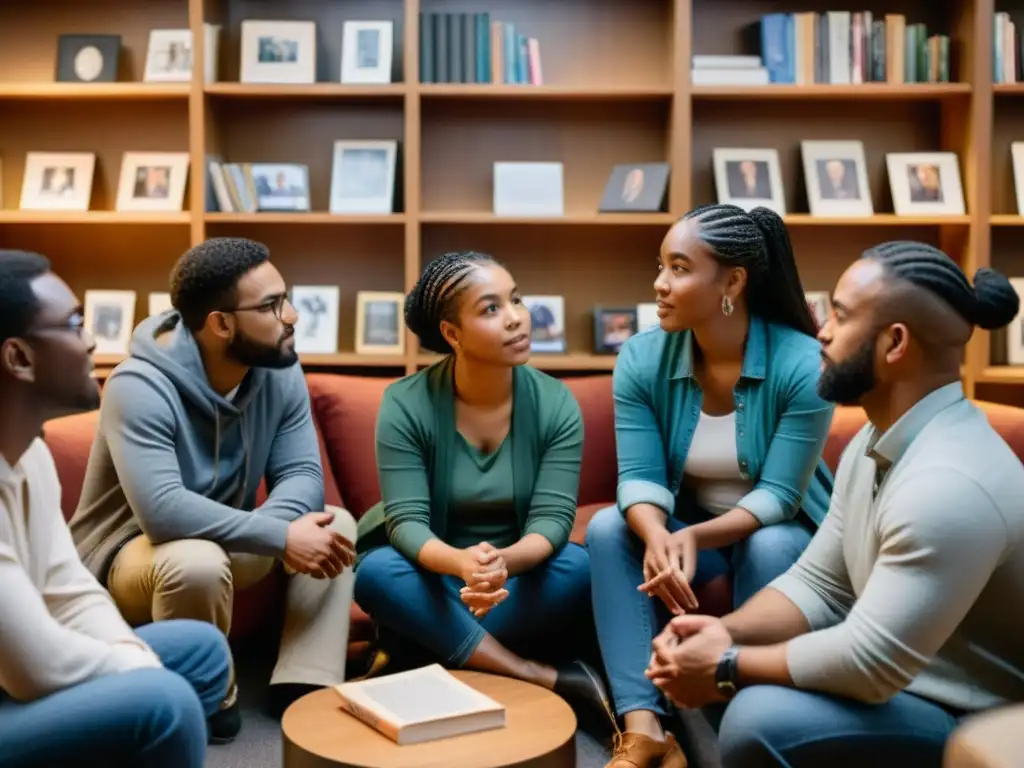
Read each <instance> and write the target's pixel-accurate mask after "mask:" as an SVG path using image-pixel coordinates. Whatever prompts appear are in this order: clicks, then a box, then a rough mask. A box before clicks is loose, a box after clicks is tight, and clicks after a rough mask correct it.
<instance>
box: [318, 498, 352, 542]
mask: <svg viewBox="0 0 1024 768" xmlns="http://www.w3.org/2000/svg"><path fill="white" fill-rule="evenodd" d="M324 511H325V512H330V513H331V514H333V515H334V519H333V520H332V521H331V523H330V525H328V526H327V527H328V528H330V529H331V530H332V531H337V532H338V533H340V534H341V535H342V536H344V537H345V538H346V539H348V540H349V541H350V542H352V543H353V544H355V543H356V536H357V533H356V519H355V518H354V517H353V516H352V513H351V512H349V511H348V510H347V509H345V508H344V507H334V506H330V505H328V506H327V507H325V508H324Z"/></svg>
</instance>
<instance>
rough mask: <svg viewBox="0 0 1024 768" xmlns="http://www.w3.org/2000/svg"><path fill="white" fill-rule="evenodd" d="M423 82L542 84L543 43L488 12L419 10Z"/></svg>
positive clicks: (421, 79) (421, 76)
mask: <svg viewBox="0 0 1024 768" xmlns="http://www.w3.org/2000/svg"><path fill="white" fill-rule="evenodd" d="M419 34H420V81H421V82H424V83H504V84H509V85H541V84H542V82H543V78H542V76H541V66H540V43H539V42H538V41H537V38H534V37H527V36H526V35H525V34H523V32H522V30H520V29H518V28H517V27H516V25H515V24H513V23H512V22H507V21H493V22H492V21H491V15H490V14H489V13H427V12H422V11H421V12H420V32H419Z"/></svg>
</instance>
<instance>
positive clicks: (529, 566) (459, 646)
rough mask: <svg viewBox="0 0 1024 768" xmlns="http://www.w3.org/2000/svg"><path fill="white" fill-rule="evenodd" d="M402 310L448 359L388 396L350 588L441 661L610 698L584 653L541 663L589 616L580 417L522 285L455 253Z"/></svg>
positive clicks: (584, 697) (581, 696)
mask: <svg viewBox="0 0 1024 768" xmlns="http://www.w3.org/2000/svg"><path fill="white" fill-rule="evenodd" d="M405 321H406V324H407V325H408V327H409V329H410V330H411V331H412V332H413V333H415V334H416V335H417V336H418V337H419V340H420V344H421V346H423V347H424V348H426V349H429V350H432V351H435V352H439V353H442V354H444V355H445V357H444V358H442V360H441V361H439V362H437V363H435V364H433V365H431V366H430V367H428V368H426V369H425V370H422V371H420V372H419V373H416V374H414V375H412V376H407V377H405V378H403V379H401V380H399V381H397V382H395V383H394V384H391V385H390V386H389V387H388V388H387V390H386V391H385V393H384V398H383V401H382V403H381V407H380V412H379V414H378V419H377V435H376V440H377V446H376V448H377V465H378V473H379V478H380V488H381V496H382V500H381V503H380V504H378V505H377V506H376V507H374V508H373V509H371V510H369V511H368V512H367V513H366V515H364V516H363V518H362V519H361V520H360V523H359V538H358V542H359V543H358V551H359V558H360V559H359V563H358V565H357V569H356V585H355V598H356V601H357V602H358V603H359V605H360V606H361V607H362V608H363V609H364V610H366V611H367V612H368V613H369V614H370V615H371V616H372V617H373V618H374V620H376V622H377V623H378V624H379V625H380V626H382V627H384V628H386V629H387V630H389V631H390V632H392V633H394V634H396V635H398V636H400V637H401V638H403V639H404V640H406V641H409V642H412V643H415V644H416V645H417V646H419V647H421V648H422V649H424V650H426V651H427V652H429V655H430V657H432V658H433V660H435V661H439V662H441V663H443V664H446V665H448V666H451V667H463V668H468V669H476V670H482V671H486V672H492V673H496V674H502V675H509V676H512V677H516V678H519V679H522V680H526V681H529V682H532V683H536V684H538V685H542V686H544V687H546V688H549V689H552V690H554V691H555V692H556V693H558V694H559V695H561V696H562V697H563V698H565V699H567V700H568V701H569V703H570V704H574V705H582V706H583V707H585V708H586V709H587V710H589V713H588V714H590V715H593V714H595V713H597V712H605V711H607V708H608V706H609V702H608V701H607V693H606V691H605V689H604V686H603V684H602V683H601V682H600V679H599V677H598V675H597V674H596V673H595V672H594V670H592V669H591V668H590V667H588V666H587V665H586V664H585V663H584V662H582V661H570V662H567V663H561V664H554V665H553V664H550V663H545V662H542V661H540V660H539V658H540V657H541V656H543V655H545V654H544V651H550V652H552V654H551V655H553V656H557V652H558V651H559V650H568V649H563V648H558V645H559V643H558V641H559V639H562V638H565V637H567V636H571V635H572V634H573V633H572V630H573V629H574V628H576V627H578V626H579V625H581V624H586V623H589V620H590V617H591V605H590V570H589V566H588V563H587V553H586V550H585V549H584V548H583V547H581V546H579V545H577V544H573V543H570V542H569V534H570V531H571V530H572V526H573V522H574V520H575V516H576V499H577V491H578V488H579V473H580V461H581V458H582V454H583V422H582V417H581V414H580V409H579V406H578V404H577V403H576V400H575V398H574V397H573V396H572V393H571V392H570V391H569V390H568V388H567V387H566V386H565V385H564V384H563V383H562V382H561V381H559V380H558V379H555V378H553V377H551V376H548V375H547V374H544V373H541V372H540V371H538V370H536V369H534V368H531V367H529V366H527V365H525V363H526V361H527V359H528V358H529V354H530V315H529V312H528V311H527V308H526V307H525V306H524V304H523V300H522V296H521V295H520V292H519V289H518V288H517V287H516V284H515V282H514V281H513V279H512V276H511V275H510V274H509V273H508V272H507V271H506V270H505V269H504V268H503V267H502V266H501V265H499V264H498V263H497V262H495V261H494V260H493V259H492V258H491V257H489V256H487V255H484V254H480V253H475V252H461V253H449V254H446V255H444V256H442V257H441V258H439V259H437V260H436V261H433V262H431V263H430V264H429V265H427V268H426V270H425V271H424V273H423V275H422V276H421V277H420V280H419V282H418V283H417V284H416V286H415V287H414V288H413V290H412V292H411V293H410V294H409V296H408V297H407V298H406V303H405ZM566 658H572V657H571V656H566Z"/></svg>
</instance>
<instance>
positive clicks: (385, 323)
mask: <svg viewBox="0 0 1024 768" xmlns="http://www.w3.org/2000/svg"><path fill="white" fill-rule="evenodd" d="M404 305H405V294H403V293H401V292H400V291H359V292H357V293H356V344H355V346H356V352H357V353H358V354H361V355H363V354H377V355H401V354H404V353H405V328H404V323H403V319H402V308H403V306H404Z"/></svg>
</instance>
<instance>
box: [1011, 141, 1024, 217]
mask: <svg viewBox="0 0 1024 768" xmlns="http://www.w3.org/2000/svg"><path fill="white" fill-rule="evenodd" d="M1010 158H1011V160H1012V162H1013V189H1014V191H1015V192H1016V194H1017V215H1018V216H1024V141H1015V142H1013V143H1012V144H1010Z"/></svg>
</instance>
